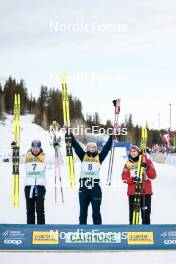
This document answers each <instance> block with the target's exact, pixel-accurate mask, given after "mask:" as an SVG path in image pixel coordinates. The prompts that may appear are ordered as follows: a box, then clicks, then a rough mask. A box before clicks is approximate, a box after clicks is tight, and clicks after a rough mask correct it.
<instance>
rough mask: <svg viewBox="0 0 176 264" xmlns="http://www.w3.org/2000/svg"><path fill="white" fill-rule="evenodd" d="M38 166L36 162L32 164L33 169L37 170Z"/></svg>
mask: <svg viewBox="0 0 176 264" xmlns="http://www.w3.org/2000/svg"><path fill="white" fill-rule="evenodd" d="M36 167H37V164H36V163H34V164H32V168H33V171H35V169H36Z"/></svg>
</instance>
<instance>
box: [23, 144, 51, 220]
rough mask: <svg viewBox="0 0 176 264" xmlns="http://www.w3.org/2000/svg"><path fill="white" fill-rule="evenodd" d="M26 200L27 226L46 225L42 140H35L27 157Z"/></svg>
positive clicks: (44, 169)
mask: <svg viewBox="0 0 176 264" xmlns="http://www.w3.org/2000/svg"><path fill="white" fill-rule="evenodd" d="M25 169H26V177H25V189H24V192H25V198H26V210H27V224H35V211H36V214H37V224H45V209H44V200H45V193H46V189H45V171H46V164H45V153H44V152H43V150H42V148H41V142H40V140H33V141H32V143H31V149H30V150H29V151H28V152H27V154H26V155H25Z"/></svg>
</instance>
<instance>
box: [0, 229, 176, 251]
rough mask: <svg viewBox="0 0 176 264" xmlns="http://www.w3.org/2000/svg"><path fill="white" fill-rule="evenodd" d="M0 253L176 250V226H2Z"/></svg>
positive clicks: (0, 230) (0, 231)
mask: <svg viewBox="0 0 176 264" xmlns="http://www.w3.org/2000/svg"><path fill="white" fill-rule="evenodd" d="M0 250H5V251H13V250H14V251H16V250H17V251H28V250H29V251H37V250H44V251H46V250H47V251H48V250H51V251H77V250H78V251H81V250H83V251H85V250H86V251H87V250H94V251H95V250H97V251H101V250H102V251H118V250H176V225H148V226H142V225H135V226H132V225H13V224H2V225H0Z"/></svg>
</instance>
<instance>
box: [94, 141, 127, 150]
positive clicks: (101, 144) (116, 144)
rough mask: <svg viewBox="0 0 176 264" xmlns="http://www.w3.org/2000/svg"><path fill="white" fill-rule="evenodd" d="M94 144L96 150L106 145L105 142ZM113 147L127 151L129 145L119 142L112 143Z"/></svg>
mask: <svg viewBox="0 0 176 264" xmlns="http://www.w3.org/2000/svg"><path fill="white" fill-rule="evenodd" d="M96 144H97V146H98V148H103V146H104V145H105V144H106V142H103V141H97V142H96ZM114 146H115V147H117V148H126V151H129V150H130V146H131V143H130V142H121V141H119V142H114Z"/></svg>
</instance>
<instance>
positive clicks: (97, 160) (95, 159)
mask: <svg viewBox="0 0 176 264" xmlns="http://www.w3.org/2000/svg"><path fill="white" fill-rule="evenodd" d="M71 138H72V147H73V148H74V149H75V152H76V154H77V156H78V157H79V159H80V161H81V162H82V164H81V174H80V179H79V182H80V188H79V203H80V217H79V223H80V224H87V212H88V207H89V204H90V203H91V205H92V218H93V223H94V224H101V223H102V218H101V213H100V206H101V200H102V192H101V187H100V185H99V182H100V178H99V171H100V166H101V164H102V162H103V161H104V159H105V158H106V156H107V155H108V152H109V150H110V149H111V147H112V139H113V136H110V137H109V139H108V141H107V143H106V144H105V146H104V147H103V150H102V151H101V152H100V153H98V148H97V145H96V144H95V143H93V142H89V143H88V144H87V147H86V151H84V150H83V149H82V147H81V146H80V145H79V143H78V142H77V140H76V139H75V137H74V136H73V134H71Z"/></svg>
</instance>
